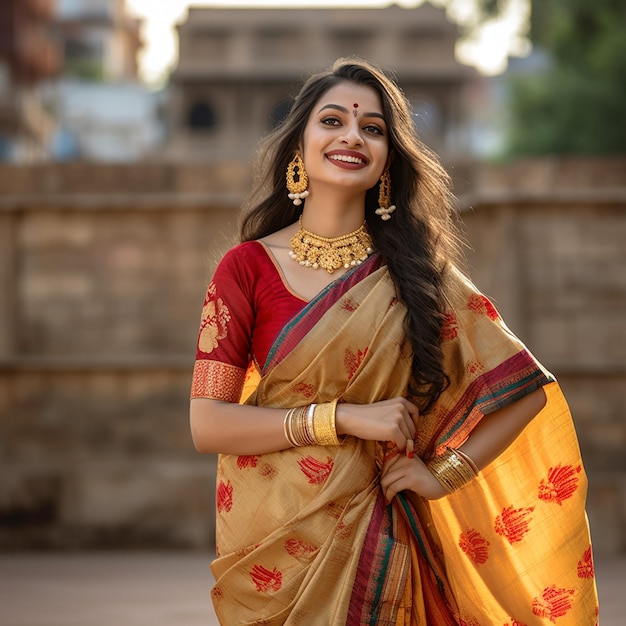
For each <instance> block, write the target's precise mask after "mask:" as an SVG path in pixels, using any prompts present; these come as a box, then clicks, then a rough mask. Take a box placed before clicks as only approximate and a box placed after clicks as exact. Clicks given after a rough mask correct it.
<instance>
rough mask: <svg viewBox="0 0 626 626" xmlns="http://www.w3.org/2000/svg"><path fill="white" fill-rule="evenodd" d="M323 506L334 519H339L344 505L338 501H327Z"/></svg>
mask: <svg viewBox="0 0 626 626" xmlns="http://www.w3.org/2000/svg"><path fill="white" fill-rule="evenodd" d="M324 508H325V510H326V512H327V513H328V515H330V517H334V518H335V519H339V518H340V517H341V516H342V515H343V511H344V507H343V505H341V504H339V503H338V502H329V503H328V504H327V505H326V506H325V507H324Z"/></svg>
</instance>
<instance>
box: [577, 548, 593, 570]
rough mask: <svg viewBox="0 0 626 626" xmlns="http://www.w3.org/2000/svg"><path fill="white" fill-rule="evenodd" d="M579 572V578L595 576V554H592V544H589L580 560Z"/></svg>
mask: <svg viewBox="0 0 626 626" xmlns="http://www.w3.org/2000/svg"><path fill="white" fill-rule="evenodd" d="M576 569H577V574H578V578H593V576H594V567H593V556H592V555H591V546H589V547H588V548H587V549H586V550H585V553H584V554H583V556H582V559H580V561H578V567H577V568H576Z"/></svg>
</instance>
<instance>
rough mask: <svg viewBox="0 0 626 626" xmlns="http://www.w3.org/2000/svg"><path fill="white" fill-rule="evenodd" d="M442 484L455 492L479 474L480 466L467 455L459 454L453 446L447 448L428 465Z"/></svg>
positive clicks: (451, 491)
mask: <svg viewBox="0 0 626 626" xmlns="http://www.w3.org/2000/svg"><path fill="white" fill-rule="evenodd" d="M426 467H427V468H428V469H429V470H430V472H431V473H432V474H433V476H434V477H435V478H436V479H437V480H438V481H439V483H440V484H441V486H442V487H443V488H444V489H445V490H446V491H447V492H448V493H453V492H455V491H457V489H460V488H461V487H463V486H464V485H466V484H467V483H469V482H470V481H472V480H473V479H474V478H476V476H477V475H478V468H476V466H475V464H474V463H473V462H472V463H471V464H470V462H469V461H468V459H466V458H465V455H463V454H458V451H457V450H455V449H453V448H447V449H446V451H445V452H444V453H443V454H442V455H441V456H437V457H435V458H434V459H432V460H431V461H430V462H429V463H428V464H427V466H426Z"/></svg>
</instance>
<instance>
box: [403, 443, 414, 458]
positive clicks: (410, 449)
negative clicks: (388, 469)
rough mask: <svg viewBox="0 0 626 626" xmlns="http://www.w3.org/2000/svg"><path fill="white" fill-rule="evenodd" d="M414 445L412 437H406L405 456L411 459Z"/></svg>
mask: <svg viewBox="0 0 626 626" xmlns="http://www.w3.org/2000/svg"><path fill="white" fill-rule="evenodd" d="M414 446H415V444H414V443H413V439H407V440H406V450H405V453H406V456H407V458H409V459H412V458H413V457H414V456H415V451H414Z"/></svg>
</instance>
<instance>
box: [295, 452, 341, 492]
mask: <svg viewBox="0 0 626 626" xmlns="http://www.w3.org/2000/svg"><path fill="white" fill-rule="evenodd" d="M298 465H299V466H300V469H301V470H302V473H303V474H304V475H305V476H306V477H307V479H308V481H309V482H310V483H311V484H312V485H320V484H322V483H323V482H325V481H326V479H327V478H328V477H329V476H330V473H331V472H332V471H333V465H334V464H333V460H332V459H331V458H330V457H326V462H324V461H320V460H318V459H316V458H315V457H312V456H311V455H309V456H307V457H305V458H304V459H301V460H300V461H298Z"/></svg>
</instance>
